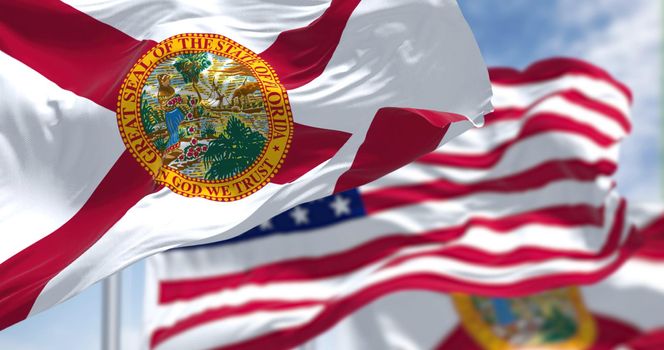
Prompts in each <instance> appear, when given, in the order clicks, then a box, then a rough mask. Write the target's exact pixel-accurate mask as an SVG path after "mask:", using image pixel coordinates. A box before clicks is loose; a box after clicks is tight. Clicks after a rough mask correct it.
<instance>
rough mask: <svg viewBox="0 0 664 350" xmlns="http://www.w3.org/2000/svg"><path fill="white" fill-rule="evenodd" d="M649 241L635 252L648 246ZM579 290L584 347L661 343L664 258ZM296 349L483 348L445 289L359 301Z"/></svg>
mask: <svg viewBox="0 0 664 350" xmlns="http://www.w3.org/2000/svg"><path fill="white" fill-rule="evenodd" d="M630 212H631V210H630ZM661 213H662V211H660V215H661ZM660 220H661V218H660ZM658 230H659V232H664V225H661V224H659V225H658ZM650 243H653V241H647V242H646V243H645V244H644V246H643V248H641V249H639V250H638V251H637V253H639V252H641V250H642V249H649V246H650ZM656 243H661V242H656ZM581 294H582V296H583V301H584V304H585V306H586V308H587V309H588V310H589V311H590V312H591V314H592V316H593V318H594V321H595V327H596V337H595V339H594V342H593V344H592V345H591V346H590V347H588V349H589V350H618V349H622V350H659V349H662V347H664V260H662V259H643V258H642V257H641V256H640V254H638V255H637V256H635V257H632V258H630V259H629V260H628V261H626V262H625V264H624V265H623V266H621V267H620V268H619V269H618V270H617V271H615V272H614V273H613V274H612V275H610V276H609V277H607V278H606V279H604V280H602V281H601V282H599V283H597V284H594V285H591V286H584V287H582V288H581ZM297 349H300V350H336V349H344V350H363V349H408V350H418V349H437V350H457V349H463V350H482V349H484V348H482V347H480V346H479V345H477V343H476V342H475V341H474V340H473V338H472V336H471V335H470V334H469V333H468V332H467V331H466V329H465V328H464V327H463V326H462V325H461V323H460V322H459V315H458V313H457V311H456V310H455V308H454V305H453V304H452V301H451V300H450V298H448V296H447V295H446V294H443V293H439V292H436V291H423V290H419V291H415V290H408V291H402V292H399V293H393V294H391V295H388V296H385V297H382V298H381V299H379V300H376V301H374V302H372V303H371V304H369V305H366V306H364V307H363V308H361V309H359V310H357V312H355V313H353V314H352V315H349V316H348V317H346V318H344V319H343V320H342V321H340V322H339V323H338V324H336V325H335V326H334V327H331V328H330V329H328V330H326V331H325V332H324V333H322V334H320V335H318V336H317V337H316V338H314V339H312V340H310V341H308V342H306V343H304V344H302V345H301V346H299V347H297Z"/></svg>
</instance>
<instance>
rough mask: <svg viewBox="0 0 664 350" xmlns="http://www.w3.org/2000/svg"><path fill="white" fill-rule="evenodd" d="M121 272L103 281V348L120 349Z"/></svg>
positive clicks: (106, 349)
mask: <svg viewBox="0 0 664 350" xmlns="http://www.w3.org/2000/svg"><path fill="white" fill-rule="evenodd" d="M121 273H122V271H119V272H117V273H115V274H113V275H111V276H109V277H107V278H106V279H105V280H104V281H103V282H102V315H101V317H102V322H101V327H102V329H101V349H102V350H120V294H121V291H122V288H121V281H122V279H121V278H122V275H121Z"/></svg>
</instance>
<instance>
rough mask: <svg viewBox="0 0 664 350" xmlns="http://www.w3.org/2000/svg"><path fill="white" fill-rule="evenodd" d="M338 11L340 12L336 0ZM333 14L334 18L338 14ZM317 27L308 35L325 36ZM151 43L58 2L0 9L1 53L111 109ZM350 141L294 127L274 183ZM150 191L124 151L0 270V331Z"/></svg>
mask: <svg viewBox="0 0 664 350" xmlns="http://www.w3.org/2000/svg"><path fill="white" fill-rule="evenodd" d="M337 6H341V5H339V1H337ZM342 7H343V6H342ZM334 13H336V15H335V16H338V15H339V13H338V11H337V12H334ZM333 17H334V16H333ZM327 23H329V20H328V21H327ZM344 23H345V22H344ZM316 28H318V29H317V30H316V31H315V32H314V34H315V33H316V32H320V31H321V30H323V31H324V30H325V28H323V29H321V28H320V27H319V26H316ZM341 29H343V28H341ZM339 35H340V34H339ZM154 45H155V43H154V42H153V41H139V40H136V39H134V38H132V37H130V36H128V35H126V34H124V33H123V32H121V31H119V30H117V29H115V28H113V27H111V26H109V25H107V24H104V23H102V22H100V21H98V20H96V19H94V18H92V17H90V16H88V15H86V14H84V13H81V12H80V11H78V10H76V9H74V8H72V7H71V6H69V5H66V4H64V3H61V2H59V1H53V0H40V1H37V0H25V1H12V2H6V3H5V4H3V6H2V11H0V49H1V50H2V51H3V52H5V53H7V54H8V55H10V56H12V57H14V58H15V59H17V60H19V61H21V62H23V63H24V64H26V65H27V66H29V67H31V68H32V69H34V70H35V71H37V72H39V73H40V74H42V75H43V76H45V77H46V78H48V79H49V80H51V81H53V82H54V83H56V84H57V85H59V86H60V87H62V88H64V89H67V90H69V91H72V92H74V93H76V94H77V95H79V96H82V97H85V98H88V99H90V100H92V101H93V102H95V103H97V104H99V105H101V106H104V107H106V108H108V109H110V110H112V111H115V108H116V103H117V93H118V91H119V88H120V85H121V84H122V81H123V79H124V77H125V75H126V73H127V72H128V71H129V69H130V68H131V66H132V65H133V64H134V63H135V61H136V60H137V59H138V58H139V57H140V56H141V55H142V54H143V53H145V52H146V51H147V50H149V49H150V48H151V47H152V46H154ZM275 47H276V46H275ZM283 47H284V48H285V46H283ZM275 50H276V49H275ZM277 56H278V55H277ZM328 59H329V57H328ZM318 63H320V62H318ZM323 67H324V66H323ZM281 70H282V71H285V70H284V68H281ZM320 72H322V70H321V71H318V73H317V74H320ZM285 74H286V75H288V74H290V73H288V72H286V73H285ZM311 79H313V78H311ZM298 131H301V132H298ZM349 136H350V135H348V134H347V133H343V132H338V131H331V130H326V129H319V128H312V127H306V126H302V125H298V124H295V132H294V136H293V145H294V146H297V148H298V150H295V151H292V152H293V154H294V155H295V156H296V157H295V159H293V160H291V161H288V162H286V163H285V164H284V167H282V169H281V172H282V173H283V174H281V175H280V176H278V178H277V181H283V182H288V181H292V180H293V179H294V178H297V177H298V176H301V175H302V174H303V173H304V172H306V171H308V170H309V169H311V168H313V167H315V166H316V165H318V164H320V163H321V162H323V161H325V160H327V159H329V158H330V157H331V156H332V155H334V154H335V153H336V152H337V151H338V149H339V148H340V147H341V146H342V145H343V144H344V143H345V141H346V140H347V139H348V138H349ZM307 149H317V150H318V151H317V152H310V153H307V154H304V155H302V152H299V151H300V150H307ZM294 160H299V162H294ZM153 190H154V188H153V181H152V178H151V177H150V176H149V175H148V173H147V172H145V171H144V170H143V169H141V168H140V166H139V165H138V163H137V162H136V161H135V160H134V159H132V157H131V156H130V155H129V153H127V152H125V153H124V154H123V155H122V156H121V157H120V159H119V160H118V161H117V162H116V164H115V165H114V166H113V167H112V168H111V170H110V171H109V173H108V174H107V175H106V177H105V178H104V180H103V181H102V182H101V183H100V184H99V186H98V187H97V188H96V189H95V191H94V192H93V193H92V195H91V197H90V198H89V199H88V201H87V202H86V204H85V205H84V206H83V207H82V208H81V210H79V212H77V213H76V214H75V215H74V216H73V217H72V218H71V219H70V220H69V221H68V222H67V223H66V224H65V225H63V226H62V227H60V228H59V229H58V230H56V231H55V232H52V233H51V234H49V235H48V236H46V237H45V238H43V239H41V240H40V241H38V242H37V243H35V244H33V245H31V246H30V247H28V248H26V249H25V250H23V251H21V252H20V253H18V254H17V255H15V256H13V257H12V258H10V259H9V260H7V261H5V262H4V263H3V264H2V265H0V276H11V277H8V278H4V277H3V279H2V280H1V281H0V329H3V328H5V327H8V326H9V325H11V324H13V323H16V322H18V321H20V320H22V319H24V318H25V317H27V315H28V313H29V312H30V309H31V308H32V305H33V303H34V301H35V300H36V298H37V297H38V296H39V293H40V292H41V290H42V289H43V288H44V286H45V285H46V283H48V281H49V280H50V279H51V278H53V277H54V276H55V275H57V274H58V273H59V272H60V271H61V270H62V269H63V268H65V267H66V266H67V265H69V264H70V263H71V262H72V261H74V260H75V259H76V258H78V257H79V256H80V255H81V254H82V253H83V252H84V251H85V250H87V249H88V248H89V247H90V246H91V245H92V244H94V242H96V241H97V240H98V239H99V238H100V237H101V236H102V235H103V234H104V233H105V232H106V231H107V230H108V229H109V228H110V227H111V226H112V225H113V224H114V223H115V222H116V221H117V220H119V219H120V218H121V217H122V215H123V214H124V213H125V212H126V211H127V210H129V208H131V207H132V206H133V205H134V204H135V203H136V202H137V201H139V200H140V199H141V198H142V197H144V196H145V195H147V194H149V193H151V192H152V191H153ZM101 209H104V210H105V211H104V210H101Z"/></svg>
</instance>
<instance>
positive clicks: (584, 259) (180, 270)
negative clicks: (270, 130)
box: [145, 58, 640, 349]
mask: <svg viewBox="0 0 664 350" xmlns="http://www.w3.org/2000/svg"><path fill="white" fill-rule="evenodd" d="M490 76H491V79H492V83H493V91H494V97H493V100H492V103H493V104H494V106H495V108H496V110H495V111H494V112H493V113H491V114H489V115H487V116H486V120H485V123H486V124H485V126H484V127H482V128H477V129H472V130H469V131H467V132H465V133H464V134H462V135H460V136H458V137H457V138H455V139H454V140H452V141H450V142H449V143H448V144H446V145H445V147H443V148H441V149H439V150H437V151H435V152H433V153H430V154H428V155H425V156H423V157H422V158H420V159H418V160H417V161H415V162H414V163H412V164H409V165H407V166H405V167H403V168H401V169H399V170H396V171H395V172H392V173H390V174H388V175H386V176H384V177H382V178H381V179H378V180H377V181H374V182H372V183H369V184H367V185H365V186H361V187H360V188H359V189H358V190H351V191H346V192H343V193H339V194H336V195H334V196H330V197H328V198H325V199H321V200H318V201H314V202H311V203H307V204H302V205H300V206H297V207H295V208H294V209H292V210H291V211H289V212H286V213H283V214H281V215H279V216H276V217H274V218H272V219H271V220H269V221H267V222H265V223H264V224H262V225H261V226H259V227H256V228H254V229H252V230H250V231H249V232H247V233H245V234H244V235H242V236H239V237H236V238H234V239H233V240H230V241H225V242H219V243H218V244H210V245H206V246H200V247H188V248H186V249H176V250H172V251H169V252H166V253H162V254H159V255H156V256H153V257H151V258H150V259H149V260H148V271H149V275H148V289H147V294H146V304H145V305H146V306H145V310H146V323H145V328H146V330H145V334H146V335H147V337H146V340H145V341H146V343H149V345H150V346H152V347H153V348H156V349H177V348H196V347H200V348H221V349H263V348H268V347H275V346H277V345H275V344H278V346H280V347H282V348H289V347H294V346H299V345H301V344H302V343H304V342H305V341H307V340H308V339H310V338H312V337H315V336H316V335H317V334H319V333H320V332H322V331H324V330H325V329H327V328H329V327H331V326H332V325H333V324H334V323H336V322H338V321H339V320H341V319H342V318H343V317H345V316H347V315H349V314H352V313H353V312H355V311H356V310H357V309H359V308H361V307H363V306H364V305H367V304H368V303H370V302H372V301H374V300H376V299H378V298H380V297H382V296H385V295H388V294H390V293H393V292H397V291H403V290H407V289H420V290H431V291H437V292H451V291H461V292H464V293H470V294H477V293H479V294H490V295H496V296H502V297H511V296H519V295H527V294H531V293H536V292H539V291H544V290H547V289H550V288H556V287H563V286H567V285H573V284H588V283H593V282H596V281H598V280H600V279H602V278H604V277H606V276H607V275H609V274H610V273H611V272H612V271H614V270H615V269H617V268H618V267H619V266H620V265H621V264H622V263H623V262H624V261H625V259H627V258H628V257H629V255H630V254H631V253H632V252H633V251H634V249H635V248H636V247H637V246H638V242H639V235H638V234H637V233H636V231H635V228H634V225H633V224H635V223H639V222H640V221H638V220H635V219H634V220H633V219H631V218H630V217H628V216H627V215H626V213H627V210H628V206H627V203H626V201H625V200H624V199H623V198H621V197H620V196H619V195H618V194H617V193H616V190H615V183H614V181H613V179H612V178H611V177H612V175H613V174H614V172H615V171H616V169H617V161H618V148H619V144H620V142H621V140H622V139H623V138H624V137H625V136H626V135H627V134H628V133H629V131H630V128H631V125H630V120H629V116H630V111H629V109H630V104H631V94H630V92H629V90H628V89H627V88H626V87H625V86H624V85H623V84H621V83H620V82H618V81H616V80H615V79H614V78H612V77H611V76H610V75H609V74H608V73H607V72H605V71H603V70H602V69H600V68H598V67H595V66H593V65H591V64H589V63H586V62H582V61H579V60H575V59H563V58H557V59H549V60H544V61H540V62H537V63H535V64H533V65H532V66H530V67H528V68H527V69H525V70H524V71H516V70H512V69H502V68H497V69H491V70H490ZM360 334H361V332H360Z"/></svg>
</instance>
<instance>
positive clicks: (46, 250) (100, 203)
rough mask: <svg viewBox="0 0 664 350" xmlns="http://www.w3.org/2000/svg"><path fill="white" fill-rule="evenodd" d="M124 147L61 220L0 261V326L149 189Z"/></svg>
mask: <svg viewBox="0 0 664 350" xmlns="http://www.w3.org/2000/svg"><path fill="white" fill-rule="evenodd" d="M155 190H156V188H155V187H154V182H153V181H152V178H151V177H149V176H148V177H146V176H145V170H144V169H143V168H142V167H141V166H139V165H138V164H137V163H136V161H135V160H134V159H133V157H132V156H131V155H130V154H129V153H124V154H123V156H122V157H120V159H119V160H118V162H117V163H115V165H113V168H112V169H111V171H110V172H109V173H108V174H107V175H106V177H105V178H104V179H103V180H102V181H101V183H100V184H99V186H97V188H96V189H95V191H94V193H93V194H92V196H90V199H89V200H88V201H87V202H86V203H85V204H84V205H83V207H82V208H81V210H79V211H78V213H76V215H74V216H73V217H72V218H71V219H70V220H69V221H67V223H65V224H64V225H62V226H61V227H60V228H59V229H57V230H56V231H55V232H53V233H51V234H50V235H48V236H46V237H44V238H42V239H41V240H39V241H37V242H36V243H34V244H32V245H31V246H29V247H28V248H26V249H24V250H22V251H21V252H19V253H18V254H16V255H14V256H12V257H11V258H9V259H8V260H6V261H5V262H3V263H2V264H0V276H2V278H0V330H1V329H4V328H6V327H9V326H11V325H12V324H14V323H16V322H18V321H21V320H23V319H24V318H26V317H27V315H28V313H29V312H30V309H31V308H32V305H33V303H34V301H35V300H36V299H37V297H38V296H39V293H40V292H41V291H42V289H43V288H44V286H45V285H46V283H48V281H49V280H51V278H53V277H54V276H55V275H57V274H58V273H59V272H60V271H61V270H62V269H64V268H65V267H67V265H69V264H71V262H73V261H74V260H75V259H76V258H78V257H79V256H80V255H81V254H82V253H83V252H84V251H86V250H87V249H88V248H90V247H91V246H92V245H93V244H94V243H95V242H96V241H97V240H98V239H99V238H101V236H103V234H104V233H105V232H106V231H107V230H108V229H109V228H110V227H111V226H113V224H115V222H116V221H117V220H119V219H120V218H121V217H122V216H123V215H124V214H125V212H127V210H129V208H131V207H132V206H134V204H136V202H138V201H139V200H141V198H143V197H144V196H146V195H148V194H150V193H152V192H153V191H155Z"/></svg>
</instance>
